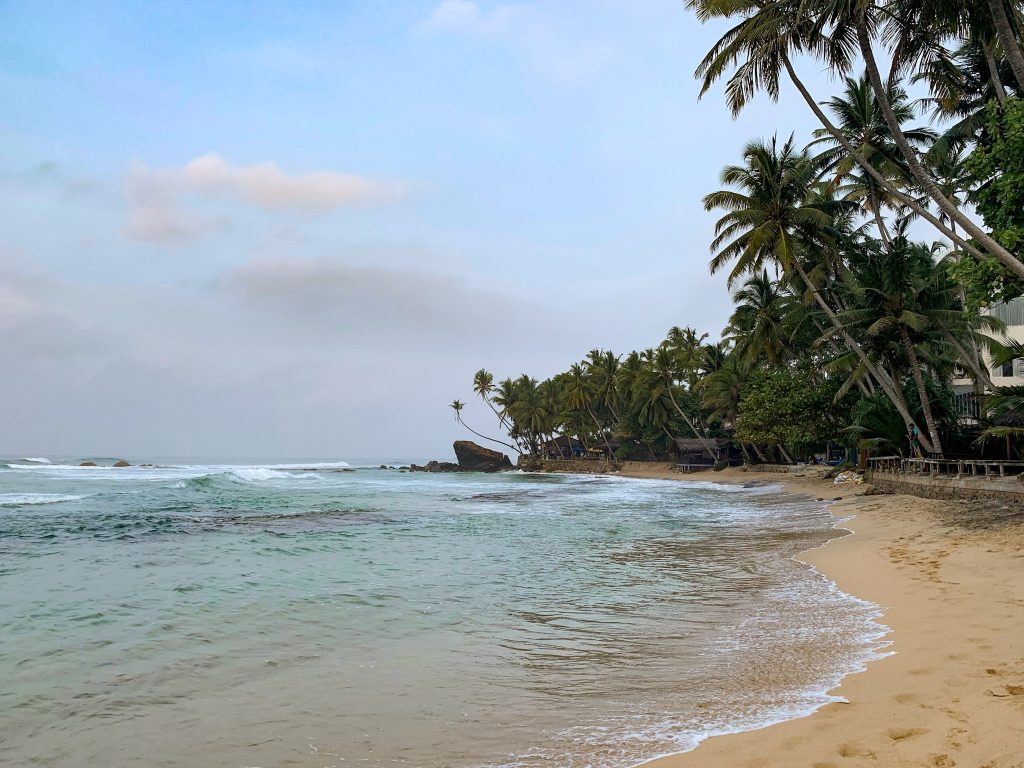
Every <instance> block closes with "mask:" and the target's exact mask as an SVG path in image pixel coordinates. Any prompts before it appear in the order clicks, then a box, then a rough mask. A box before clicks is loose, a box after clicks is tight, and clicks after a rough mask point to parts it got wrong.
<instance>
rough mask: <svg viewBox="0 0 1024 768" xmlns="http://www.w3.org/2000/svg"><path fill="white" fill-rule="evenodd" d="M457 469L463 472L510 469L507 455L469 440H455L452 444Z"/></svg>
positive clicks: (510, 464) (510, 463)
mask: <svg viewBox="0 0 1024 768" xmlns="http://www.w3.org/2000/svg"><path fill="white" fill-rule="evenodd" d="M452 447H453V448H454V449H455V457H456V458H457V459H458V460H459V469H460V470H462V471H463V472H503V471H506V470H510V469H512V462H511V461H509V459H508V456H506V455H505V454H504V453H499V452H498V451H492V450H491V449H490V448H484V447H483V446H482V445H477V444H476V443H474V442H471V441H469V440H456V441H455V443H454V444H453V445H452Z"/></svg>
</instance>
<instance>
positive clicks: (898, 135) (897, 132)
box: [857, 10, 1024, 277]
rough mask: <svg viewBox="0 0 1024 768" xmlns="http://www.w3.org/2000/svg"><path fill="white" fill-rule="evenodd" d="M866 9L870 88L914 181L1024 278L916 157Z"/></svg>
mask: <svg viewBox="0 0 1024 768" xmlns="http://www.w3.org/2000/svg"><path fill="white" fill-rule="evenodd" d="M864 13H865V12H864V11H863V10H862V11H861V12H860V13H859V15H858V17H857V39H858V41H859V42H860V52H861V55H862V56H863V57H864V63H865V65H866V66H867V72H868V80H869V81H870V82H871V87H872V89H873V90H874V92H875V97H876V98H877V99H878V106H879V107H881V109H882V115H883V116H884V117H885V122H886V124H887V125H888V126H889V131H890V132H891V133H892V138H893V140H894V141H895V142H896V146H897V147H899V149H900V152H901V153H902V154H903V158H904V159H905V160H906V161H907V166H908V167H909V168H910V173H911V174H912V175H913V177H914V181H916V182H917V183H918V184H920V185H921V188H922V189H923V190H924V191H925V192H926V193H927V194H928V197H930V198H931V199H932V200H933V201H934V202H935V204H936V205H937V206H938V207H939V210H941V211H942V212H943V213H945V214H946V216H948V217H949V220H950V221H955V222H956V223H957V224H959V225H960V226H961V227H962V228H963V229H964V231H965V232H967V233H968V234H969V235H970V236H971V237H973V238H974V239H975V240H977V241H978V242H979V243H980V244H981V245H982V246H983V247H984V248H985V250H987V251H988V252H989V253H991V254H992V255H993V256H995V257H996V258H997V259H998V260H999V261H1000V262H1001V263H1002V264H1003V266H1004V267H1006V268H1007V269H1008V270H1010V271H1011V272H1013V273H1014V274H1015V275H1017V276H1018V277H1024V262H1022V261H1021V260H1020V259H1018V258H1017V257H1016V256H1014V255H1013V254H1012V253H1010V252H1009V251H1008V250H1006V249H1005V248H1004V247H1003V246H1002V245H1000V244H999V243H998V242H996V240H995V239H994V238H993V237H992V236H991V235H990V234H989V233H988V232H986V231H985V230H983V229H982V228H981V227H979V226H978V225H977V224H975V223H974V222H973V221H971V219H970V217H968V216H967V215H966V214H964V212H963V211H961V210H960V209H959V208H958V207H957V206H956V204H955V203H953V202H952V201H950V200H949V198H947V197H946V196H945V195H944V194H942V190H941V189H939V186H938V185H937V184H936V183H935V181H934V179H932V177H931V175H929V173H928V171H927V170H925V168H924V166H923V165H921V161H920V159H919V158H918V156H917V151H916V150H915V149H914V148H913V147H912V146H910V142H908V141H907V137H906V136H905V135H904V134H903V129H902V128H901V127H900V124H899V121H898V120H897V119H896V115H895V114H894V113H893V111H892V104H891V103H890V102H889V94H888V93H886V91H885V86H884V85H882V76H881V75H880V74H879V72H878V62H876V61H875V53H874V51H873V50H872V49H871V38H870V37H869V36H868V30H867V26H866V24H865V19H864Z"/></svg>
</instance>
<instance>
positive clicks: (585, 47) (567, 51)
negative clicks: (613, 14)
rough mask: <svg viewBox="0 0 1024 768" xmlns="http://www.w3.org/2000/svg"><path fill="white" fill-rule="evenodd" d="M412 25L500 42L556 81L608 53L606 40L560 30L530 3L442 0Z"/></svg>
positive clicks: (585, 70) (586, 71)
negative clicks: (487, 6) (486, 4)
mask: <svg viewBox="0 0 1024 768" xmlns="http://www.w3.org/2000/svg"><path fill="white" fill-rule="evenodd" d="M416 30H417V31H420V32H424V33H428V34H452V35H463V36H466V37H471V38H476V39H479V40H486V41H491V42H498V43H502V44H504V45H506V46H508V47H509V48H511V49H512V50H514V51H515V52H516V53H518V54H519V55H521V56H523V57H524V58H525V59H526V60H527V61H528V62H529V63H530V65H531V66H532V67H534V68H535V69H536V70H538V71H540V72H542V73H543V74H545V75H547V76H548V77H551V78H552V79H554V80H557V81H561V82H577V81H579V80H583V79H586V78H587V77H589V76H590V75H593V74H594V73H595V72H597V71H598V70H600V69H601V68H603V67H604V66H605V65H606V64H607V63H608V61H609V60H610V58H611V56H612V49H611V47H610V46H608V45H607V44H602V43H596V42H593V41H583V40H580V39H579V35H578V31H577V32H576V34H563V33H561V32H560V31H559V30H558V29H556V27H555V25H554V23H553V21H552V20H551V19H550V18H549V17H547V16H545V15H543V14H542V13H540V12H539V11H538V9H537V6H536V5H534V4H526V3H523V4H505V5H498V6H496V7H495V8H493V9H491V10H489V11H487V10H484V9H482V8H481V7H480V5H479V3H477V2H476V0H441V3H440V5H438V6H437V7H436V8H434V10H433V12H432V13H431V14H430V16H429V17H428V18H427V19H426V20H425V21H423V22H421V23H420V24H418V25H417V27H416Z"/></svg>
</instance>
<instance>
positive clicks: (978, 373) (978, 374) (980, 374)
mask: <svg viewBox="0 0 1024 768" xmlns="http://www.w3.org/2000/svg"><path fill="white" fill-rule="evenodd" d="M942 335H943V336H945V337H946V341H948V342H949V344H950V346H952V347H953V350H954V351H955V352H956V353H957V355H958V356H959V357H960V359H961V360H963V361H964V363H965V364H966V365H967V367H968V368H970V369H971V372H972V373H973V374H974V381H975V384H976V385H977V386H981V387H988V388H989V389H990V390H995V388H996V386H995V384H993V383H992V376H991V375H990V374H989V372H988V371H987V370H985V366H984V365H982V364H981V361H980V360H979V359H978V355H977V351H978V350H977V347H975V348H974V350H973V351H974V354H972V353H971V350H968V349H966V348H965V347H964V346H963V345H962V344H961V343H960V342H959V341H957V339H956V337H955V336H954V335H953V334H952V333H950V332H949V331H948V330H943V331H942ZM971 346H972V347H974V342H973V341H972V342H971ZM977 386H976V388H977Z"/></svg>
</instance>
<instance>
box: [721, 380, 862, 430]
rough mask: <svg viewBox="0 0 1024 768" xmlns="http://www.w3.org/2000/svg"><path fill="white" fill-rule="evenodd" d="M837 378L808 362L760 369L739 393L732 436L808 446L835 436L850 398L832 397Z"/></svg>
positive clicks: (846, 420)
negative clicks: (823, 374) (824, 374)
mask: <svg viewBox="0 0 1024 768" xmlns="http://www.w3.org/2000/svg"><path fill="white" fill-rule="evenodd" d="M839 386H840V382H839V380H838V379H836V378H833V379H825V378H822V377H820V376H816V375H815V374H814V373H813V372H812V371H811V370H810V369H809V368H807V367H800V368H780V369H775V370H770V369H766V370H762V371H760V372H759V373H757V374H755V375H754V376H753V377H752V378H751V380H750V381H749V383H748V384H747V387H746V389H745V391H744V393H743V396H742V398H741V399H740V406H739V414H738V415H737V418H736V437H737V438H738V439H739V440H742V441H744V442H750V443H760V444H772V443H782V444H783V445H798V446H807V445H813V444H820V443H823V442H826V441H828V440H830V439H833V438H835V437H836V436H837V435H838V434H839V432H840V430H841V429H842V428H843V427H845V426H846V424H848V423H849V421H848V417H849V411H850V404H851V403H850V398H849V397H844V398H841V399H840V400H839V402H838V403H837V402H835V398H836V394H837V393H838V391H839Z"/></svg>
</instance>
